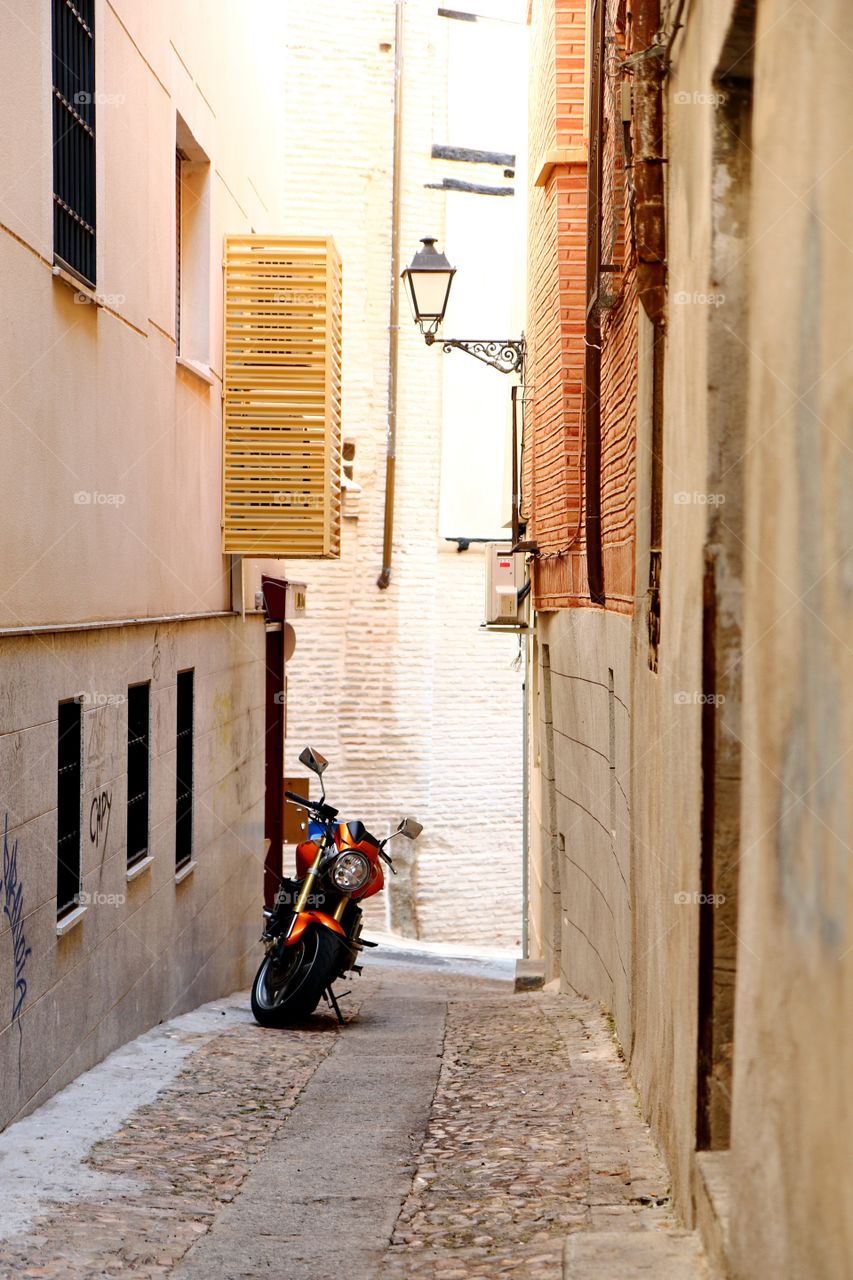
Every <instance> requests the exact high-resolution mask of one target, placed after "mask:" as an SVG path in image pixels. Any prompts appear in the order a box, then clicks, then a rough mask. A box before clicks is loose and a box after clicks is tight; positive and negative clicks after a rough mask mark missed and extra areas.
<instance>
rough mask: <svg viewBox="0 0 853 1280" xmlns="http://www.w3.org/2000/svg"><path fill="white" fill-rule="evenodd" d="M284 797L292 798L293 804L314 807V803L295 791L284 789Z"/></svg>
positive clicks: (306, 807)
mask: <svg viewBox="0 0 853 1280" xmlns="http://www.w3.org/2000/svg"><path fill="white" fill-rule="evenodd" d="M284 794H285V797H286V798H287V799H288V800H292V801H293V803H294V804H298V805H301V806H302V808H303V809H316V808H317V806H316V804H313V803H312V802H311V801H310V800H306V799H305V797H304V796H298V795H297V794H296V792H295V791H285V793H284Z"/></svg>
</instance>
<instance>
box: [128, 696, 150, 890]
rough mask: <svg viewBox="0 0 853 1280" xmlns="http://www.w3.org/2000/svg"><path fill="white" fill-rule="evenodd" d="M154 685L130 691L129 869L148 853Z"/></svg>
mask: <svg viewBox="0 0 853 1280" xmlns="http://www.w3.org/2000/svg"><path fill="white" fill-rule="evenodd" d="M150 701H151V685H150V684H135V685H131V686H130V688H129V689H128V691H127V865H128V866H131V865H132V864H133V863H134V862H138V861H139V860H140V858H144V857H145V856H146V854H147V853H148V775H149V757H150V733H149V706H150Z"/></svg>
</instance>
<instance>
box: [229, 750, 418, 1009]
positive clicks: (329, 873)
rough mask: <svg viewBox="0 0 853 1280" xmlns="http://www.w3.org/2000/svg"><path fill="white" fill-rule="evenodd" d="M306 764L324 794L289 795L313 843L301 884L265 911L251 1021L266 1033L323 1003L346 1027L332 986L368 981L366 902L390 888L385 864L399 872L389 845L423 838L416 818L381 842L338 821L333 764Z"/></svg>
mask: <svg viewBox="0 0 853 1280" xmlns="http://www.w3.org/2000/svg"><path fill="white" fill-rule="evenodd" d="M299 760H300V763H301V764H304V765H305V767H306V768H307V769H310V770H311V771H312V772H313V773H316V775H317V777H318V778H319V779H320V787H321V791H322V794H321V797H320V800H319V801H312V800H308V799H307V798H306V797H304V796H299V795H296V793H295V792H293V791H285V793H284V794H285V796H286V797H287V799H288V800H291V801H292V802H293V803H294V804H296V805H299V806H301V808H303V809H305V810H306V811H307V813H308V814H309V823H308V839H307V840H304V841H303V842H302V843H301V844H298V845H297V846H296V877H295V878H294V879H283V880H282V881H281V884H280V886H279V888H278V892H277V894H276V898H275V904H274V906H273V907H272V908H264V932H263V934H262V936H261V942H262V943H263V945H264V958H263V960H262V961H261V965H260V968H259V969H258V972H257V974H256V975H255V981H254V983H253V984H252V1013H253V1015H254V1017H255V1020H256V1022H259V1023H260V1024H261V1026H263V1027H281V1026H286V1025H287V1024H288V1023H291V1022H299V1021H301V1020H302V1019H303V1018H306V1017H307V1016H308V1015H309V1014H310V1013H313V1011H314V1010H315V1009H316V1007H317V1005H318V1004H319V1002H320V998H321V997H322V996H325V997H326V999H327V1000H328V1002H329V1004H330V1005H331V1006H332V1008H333V1009H334V1011H335V1013H336V1015H337V1018H338V1021H339V1022H343V1016H342V1014H341V1011H340V1007H339V1005H338V1001H337V997H336V996H335V994H334V992H333V990H332V984H333V983H334V982H335V981H337V979H338V978H342V977H344V975H345V974H346V973H348V972H354V973H361V965H360V964H358V963H357V960H358V956H359V953H360V952H361V951H362V949H363V948H364V947H375V946H376V945H377V944H376V943H375V942H368V941H367V939H363V938H362V937H361V927H362V912H361V907H360V906H359V902H361V901H362V900H363V899H365V898H370V897H372V895H373V894H374V893H378V892H379V891H380V889H381V888H382V887H383V885H384V883H385V873H384V871H383V866H382V864H383V863H385V865H386V866H387V867H388V868H389V869H390V870H391V871H392V872H394V864H393V862H392V860H391V857H390V856H389V854H388V852H387V847H388V845H389V844H390V842H391V841H392V840H394V839H396V838H397V836H405V837H406V838H408V839H409V840H416V839H417V838H418V836H419V835H420V834H421V831H422V830H423V827H422V826H421V824H420V823H419V822H416V821H415V819H414V818H404V819H403V820H402V821H401V823H400V825H399V826H398V827H397V830H396V831H395V832H393V834H392V835H390V836H386V837H385V839H383V840H377V839H376V838H375V836H372V835H371V834H370V832H369V831H368V830H367V829H366V827H365V825H364V823H363V822H358V821H348V822H343V821H339V820H338V814H339V811H338V810H337V809H335V808H334V807H333V806H332V805H330V804H327V803H326V788H325V784H324V782H323V773H324V771H325V770H326V768H327V766H328V763H329V762H328V761H327V760H325V759H324V758H323V756H321V755H320V753H319V752H318V751H313V750H312V749H311V747H306V748H305V750H304V751H303V752H302V753H301V755H300V757H299ZM394 874H396V872H394Z"/></svg>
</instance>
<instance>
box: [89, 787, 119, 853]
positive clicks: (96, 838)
mask: <svg viewBox="0 0 853 1280" xmlns="http://www.w3.org/2000/svg"><path fill="white" fill-rule="evenodd" d="M112 807H113V793H112V791H98V792H96V793H95V795H94V796H93V797H92V804H91V806H90V808H89V838H90V839H91V841H92V844H93V845H94V846H95V848H96V849H99V848H100V847H101V841H102V840H103V843H104V849H106V847H107V836H108V835H109V831H110V813H111V811H112Z"/></svg>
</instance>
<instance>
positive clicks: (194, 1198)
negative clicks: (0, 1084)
mask: <svg viewBox="0 0 853 1280" xmlns="http://www.w3.org/2000/svg"><path fill="white" fill-rule="evenodd" d="M371 960H372V961H373V963H372V964H371V965H370V966H369V967H367V968H366V969H365V973H364V975H363V976H362V977H361V978H360V979H356V980H355V984H356V989H355V990H354V991H353V992H352V995H351V996H350V997H348V998H347V999H346V1000H345V1001H344V1007H345V1016H346V1019H347V1021H346V1025H345V1026H343V1027H338V1025H337V1023H336V1020H335V1019H334V1017H333V1015H332V1014H331V1012H326V1013H318V1014H317V1015H316V1016H315V1017H314V1018H312V1019H311V1020H310V1021H309V1022H308V1023H305V1024H303V1025H302V1026H300V1027H297V1028H295V1029H292V1030H284V1031H274V1030H265V1029H263V1028H261V1027H259V1026H257V1025H256V1024H255V1023H254V1021H253V1020H252V1017H251V1014H250V1012H249V1008H248V999H247V997H246V995H245V993H244V994H242V995H235V996H232V997H229V998H227V999H225V1000H219V1001H215V1002H213V1003H212V1004H208V1005H206V1006H203V1007H202V1008H201V1009H199V1010H197V1011H196V1012H195V1013H191V1014H187V1015H184V1016H183V1017H181V1018H178V1019H176V1020H174V1021H172V1022H170V1023H166V1024H163V1025H162V1026H159V1027H157V1028H155V1029H154V1030H152V1031H150V1032H147V1033H146V1034H145V1035H143V1036H141V1037H140V1038H139V1039H138V1040H136V1041H132V1042H131V1043H130V1044H128V1045H126V1046H125V1047H124V1048H122V1049H120V1050H118V1051H117V1052H116V1053H114V1054H113V1055H112V1056H111V1057H110V1058H108V1059H107V1060H106V1061H105V1062H103V1063H101V1064H100V1065H99V1066H97V1067H95V1068H93V1069H92V1070H91V1071H90V1072H88V1073H87V1074H86V1075H84V1076H81V1077H80V1078H79V1079H77V1080H76V1081H74V1082H73V1083H72V1084H71V1085H69V1086H68V1087H67V1088H66V1089H65V1090H64V1091H63V1092H61V1093H60V1094H57V1095H56V1096H55V1097H54V1098H53V1099H52V1100H51V1101H50V1102H49V1103H47V1104H46V1105H45V1106H44V1107H43V1108H41V1110H40V1111H38V1112H36V1113H35V1114H34V1115H33V1116H31V1117H29V1118H26V1119H24V1120H22V1121H19V1122H18V1123H17V1124H15V1125H13V1126H11V1127H10V1128H9V1129H8V1130H7V1131H6V1132H5V1133H4V1134H3V1135H2V1137H0V1157H2V1163H3V1168H4V1203H3V1207H2V1210H0V1232H2V1243H0V1275H2V1276H3V1277H4V1280H5V1278H6V1277H9V1278H10V1280H11V1277H33V1278H35V1277H42V1278H45V1280H47V1278H49V1280H54V1278H55V1280H60V1278H61V1280H89V1278H91V1277H96V1276H112V1275H125V1274H128V1275H130V1274H132V1275H133V1276H136V1277H152V1278H153V1277H160V1276H175V1277H181V1278H182V1280H201V1277H209V1276H216V1277H222V1278H223V1280H232V1278H233V1280H237V1277H240V1278H242V1277H253V1276H259V1275H270V1276H280V1277H287V1280H327V1278H328V1280H336V1278H337V1277H339V1276H346V1277H348V1278H349V1280H410V1278H411V1280H415V1278H418V1280H419V1278H420V1277H435V1280H495V1278H496V1277H504V1276H506V1277H517V1278H518V1280H521V1278H522V1277H523V1278H524V1280H554V1278H556V1277H560V1276H562V1275H563V1274H567V1275H570V1276H572V1277H575V1276H580V1277H584V1276H586V1275H587V1274H590V1275H598V1276H604V1275H608V1276H611V1275H612V1276H615V1275H618V1274H623V1272H622V1271H620V1270H618V1269H617V1262H619V1261H620V1260H621V1262H622V1265H624V1259H625V1258H626V1257H627V1256H630V1257H631V1258H632V1260H634V1261H632V1265H634V1262H635V1260H636V1257H637V1251H636V1247H635V1244H634V1239H633V1236H632V1235H629V1234H628V1233H635V1232H638V1231H639V1232H642V1233H643V1234H644V1237H645V1236H646V1235H647V1236H648V1239H647V1240H645V1238H644V1243H645V1244H646V1245H647V1247H648V1248H649V1249H650V1250H651V1252H650V1254H649V1257H650V1258H652V1259H654V1264H655V1274H656V1275H657V1276H658V1277H660V1278H661V1280H663V1278H664V1277H672V1280H686V1278H687V1277H694V1276H696V1277H700V1276H702V1275H703V1274H704V1271H703V1269H702V1266H701V1263H700V1262H699V1261H698V1254H697V1253H696V1246H695V1244H694V1242H693V1238H692V1237H690V1236H685V1235H684V1234H683V1233H681V1232H678V1231H677V1230H675V1228H674V1222H673V1218H672V1216H671V1213H670V1209H669V1197H668V1190H667V1175H666V1172H665V1169H664V1166H663V1163H662V1162H661V1160H660V1158H659V1156H658V1154H657V1152H656V1150H655V1148H654V1145H653V1143H652V1141H651V1139H650V1137H649V1134H648V1131H647V1128H646V1126H645V1125H644V1124H643V1122H642V1120H641V1118H640V1113H639V1108H638V1106H637V1102H636V1098H635V1095H634V1093H633V1091H632V1089H631V1087H630V1085H629V1083H628V1079H627V1075H626V1071H625V1067H624V1064H623V1063H622V1061H621V1059H620V1057H619V1055H618V1053H617V1049H616V1045H615V1042H614V1040H613V1037H612V1034H611V1030H610V1026H609V1024H608V1022H607V1021H606V1019H605V1018H604V1017H603V1016H602V1014H601V1013H600V1012H599V1011H598V1010H597V1009H596V1008H594V1007H593V1006H592V1005H591V1004H590V1003H588V1002H586V1001H583V1000H578V999H572V998H569V997H566V996H560V995H559V994H557V993H555V992H553V991H551V990H548V991H539V992H520V993H516V992H514V990H513V982H512V974H513V966H512V965H511V963H508V962H505V961H502V962H495V961H491V962H488V961H481V962H477V961H468V962H464V961H461V962H452V961H448V960H441V959H437V958H434V957H431V956H417V955H412V954H409V955H408V956H407V955H406V953H402V955H401V957H400V958H398V959H394V957H393V954H392V959H391V960H390V961H388V960H386V961H384V962H383V961H380V960H379V957H378V956H375V957H371ZM354 1120H357V1121H358V1123H354ZM574 1232H583V1234H584V1240H585V1242H586V1245H587V1247H590V1246H592V1245H595V1246H596V1248H598V1249H602V1248H606V1249H607V1250H609V1251H610V1252H609V1253H608V1256H609V1257H611V1259H612V1261H613V1269H612V1270H610V1271H608V1270H599V1271H591V1272H587V1271H586V1270H584V1264H583V1259H582V1258H581V1259H579V1260H578V1261H577V1264H576V1265H575V1266H574V1267H573V1269H569V1270H567V1271H566V1272H565V1273H564V1272H563V1270H562V1266H563V1262H562V1258H563V1253H564V1248H565V1247H566V1241H567V1239H568V1238H569V1236H570V1235H571V1233H574ZM626 1236H628V1239H627V1242H626ZM598 1257H599V1262H600V1260H601V1255H598ZM667 1267H669V1268H670V1269H669V1270H668V1269H667ZM624 1274H626V1275H634V1274H642V1272H636V1273H635V1272H634V1271H626V1272H624Z"/></svg>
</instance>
